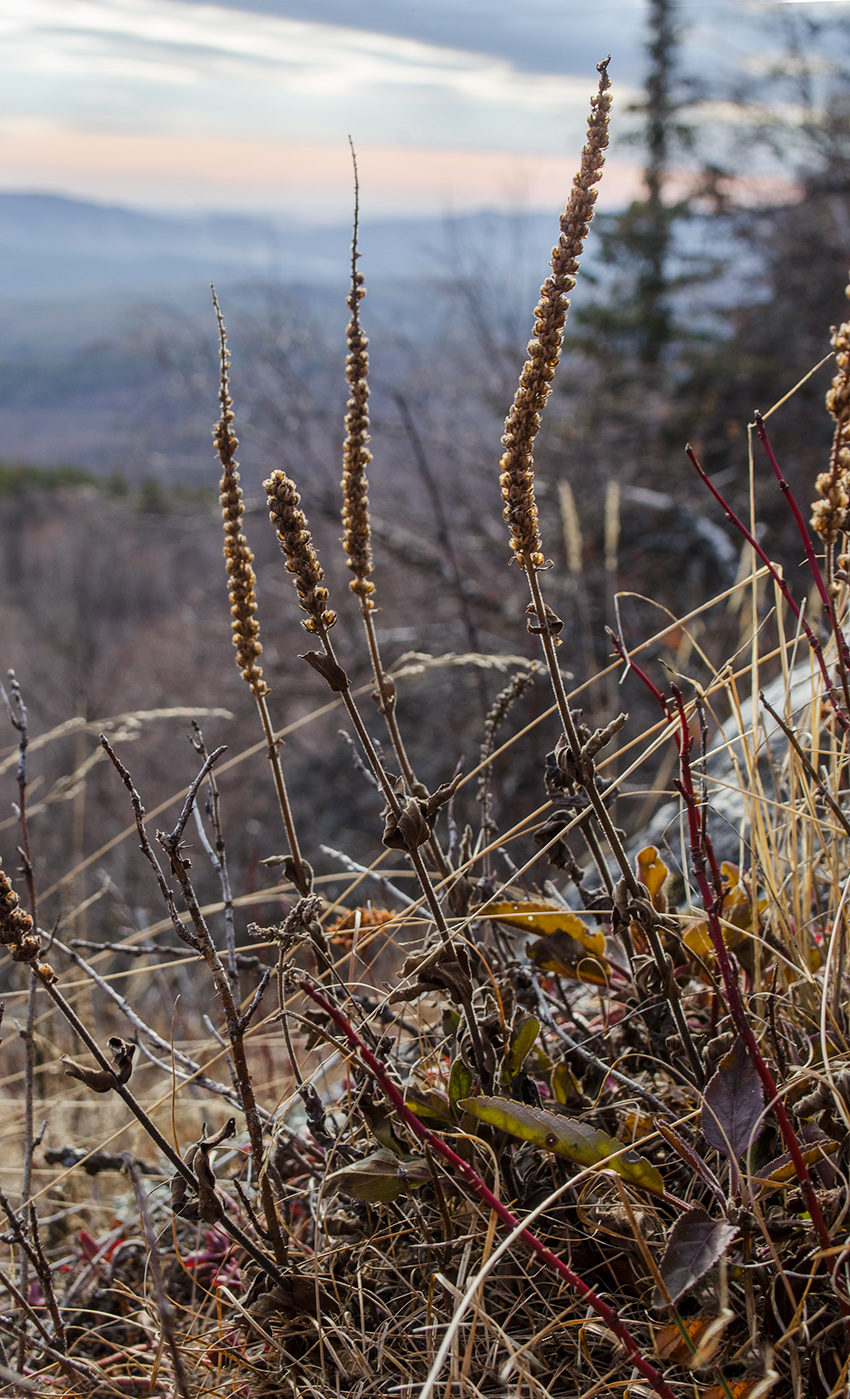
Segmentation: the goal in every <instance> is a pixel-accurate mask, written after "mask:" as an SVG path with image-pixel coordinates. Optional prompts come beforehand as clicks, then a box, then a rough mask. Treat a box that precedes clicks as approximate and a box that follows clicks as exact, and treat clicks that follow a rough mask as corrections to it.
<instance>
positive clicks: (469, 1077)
mask: <svg viewBox="0 0 850 1399" xmlns="http://www.w3.org/2000/svg"><path fill="white" fill-rule="evenodd" d="M474 1082H475V1078H474V1075H473V1073H472V1070H471V1069H468V1068H467V1066H466V1064H464V1062H463V1060H462V1059H455V1061H454V1063H453V1064H452V1067H451V1070H450V1072H449V1102H450V1103H451V1105H452V1107H453V1108H456V1107H457V1104H458V1098H468V1097H469V1095H470V1093H471V1092H472V1085H473V1083H474Z"/></svg>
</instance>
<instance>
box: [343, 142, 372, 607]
mask: <svg viewBox="0 0 850 1399" xmlns="http://www.w3.org/2000/svg"><path fill="white" fill-rule="evenodd" d="M352 158H354V149H353V147H352ZM358 218H359V185H358V181H357V161H356V158H354V235H353V237H352V240H351V291H350V293H349V296H348V299H347V303H346V304H347V306H348V309H349V311H350V312H351V320H350V321H349V323H348V332H347V336H346V341H347V345H348V355H347V358H346V361H345V377H346V378H347V380H348V383H349V385H350V388H351V397H350V398H349V400H348V412H347V414H346V417H345V445H344V448H343V465H342V492H343V505H342V524H343V530H344V533H343V538H342V544H343V548H344V549H345V552H346V554H347V555H348V567H349V568H350V569H351V571H352V573H353V574H354V577H353V578H352V580H351V582H350V583H349V585H348V586H349V587H350V589H351V591H352V592H353V593H356V594H357V596H358V597H359V598H360V600H361V604H362V605H363V606H364V607H367V608H369V609H370V610H371V608H372V607H373V606H374V604H373V602H372V599H371V594H372V593H373V592H374V591H375V585H374V583H373V582H371V579H370V574H371V572H372V546H371V542H370V536H371V529H370V526H369V483H368V480H367V477H366V467H367V466H368V465H369V462H370V461H371V460H372V453H371V452H370V451H369V448H368V447H367V445H366V444H367V442H368V441H369V384H368V373H369V355H368V345H369V341H368V340H367V338H366V336H365V335H364V334H363V328H362V326H361V324H360V302H361V301H362V300H363V297H364V296H365V295H366V292H365V290H364V287H363V274H362V273H361V272H358V270H357V262H358V259H359V257H360V253H359V251H358V248H357V227H358Z"/></svg>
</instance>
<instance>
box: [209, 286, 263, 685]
mask: <svg viewBox="0 0 850 1399" xmlns="http://www.w3.org/2000/svg"><path fill="white" fill-rule="evenodd" d="M213 305H214V306H215V313H216V317H217V318H218V334H219V343H220V364H221V377H220V383H219V394H218V401H219V404H220V406H221V416H220V418H219V420H218V422H217V423H216V425H215V428H214V429H213V440H214V442H215V445H216V450H217V452H218V456H219V460H220V462H221V467H222V476H221V484H220V487H219V491H220V495H219V499H220V501H221V511H222V516H223V518H224V557H225V560H226V562H227V591H228V594H229V596H230V614H231V616H232V618H233V622H232V624H231V626H232V630H233V645H234V646H235V647H236V664H237V665H238V667H239V669H240V671H241V672H242V678H243V680H245V682H246V683H247V684H248V685H249V686H250V687H251V689H252V691H253V692H254V694H256V695H258V696H259V695H266V694H268V691H269V687H268V685H267V684H266V682H265V680H264V679H263V671H262V667H261V666H259V665H258V664H257V661H258V658H259V656H260V654H261V652H262V649H263V648H262V645H261V643H260V624H259V622H258V621H257V617H256V612H257V594H256V583H257V579H256V575H255V573H254V566H253V565H254V555H253V554H252V552H251V550H250V549H249V547H248V541H247V539H246V538H245V535H244V533H243V531H242V520H243V516H244V505H243V500H242V488H241V486H240V484H239V463H238V462H237V460H236V449H237V447H238V446H239V443H238V441H237V438H236V434H235V433H234V431H233V400H232V399H231V397H230V388H229V382H230V381H229V377H228V372H227V371H228V368H229V365H230V351H229V349H228V348H227V331H226V330H225V327H224V321H223V319H222V315H221V310H220V308H219V304H218V298H217V297H216V294H215V291H213Z"/></svg>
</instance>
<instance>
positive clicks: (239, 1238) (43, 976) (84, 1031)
mask: <svg viewBox="0 0 850 1399" xmlns="http://www.w3.org/2000/svg"><path fill="white" fill-rule="evenodd" d="M47 972H49V968H48V969H45V970H42V969H41V968H36V975H37V977H38V979H39V981H40V982H41V985H42V986H43V987H44V989H45V990H46V992H47V994H48V995H49V996H50V998H51V1000H52V1001H53V1002H54V1004H55V1006H56V1008H57V1010H58V1011H59V1012H60V1014H61V1015H62V1016H64V1018H65V1020H67V1022H68V1024H69V1025H70V1026H71V1029H72V1030H73V1031H74V1032H75V1034H77V1035H78V1036H79V1038H80V1040H81V1041H82V1043H83V1044H84V1045H85V1046H86V1048H87V1049H88V1051H89V1053H90V1054H91V1055H92V1057H93V1058H94V1059H95V1060H96V1061H97V1063H98V1064H99V1065H100V1067H101V1068H102V1069H106V1070H107V1072H108V1073H110V1074H112V1073H114V1066H113V1065H112V1064H110V1062H109V1060H108V1059H107V1057H106V1055H105V1054H104V1053H103V1050H102V1049H101V1047H100V1045H99V1044H98V1042H97V1040H96V1039H95V1038H94V1036H93V1035H92V1034H91V1033H90V1032H89V1030H88V1028H87V1027H86V1025H84V1023H83V1021H82V1020H81V1019H80V1017H79V1016H78V1015H77V1013H76V1011H75V1010H74V1008H73V1006H71V1005H70V1003H69V1002H68V1001H66V999H65V997H64V996H63V995H62V992H61V991H60V990H59V988H58V986H56V985H55V982H54V980H51V975H52V974H51V975H48V974H47ZM114 1092H116V1093H117V1094H118V1096H119V1097H120V1098H122V1099H123V1100H124V1102H125V1103H126V1105H127V1107H128V1108H129V1109H130V1111H131V1113H132V1114H133V1116H134V1117H135V1119H136V1121H137V1122H139V1123H140V1124H141V1126H142V1127H143V1128H144V1130H145V1132H146V1133H147V1135H148V1136H149V1137H150V1139H151V1141H152V1142H153V1143H154V1144H155V1146H157V1147H158V1148H159V1150H160V1151H161V1152H162V1154H163V1156H164V1157H165V1158H166V1160H167V1161H169V1162H170V1163H171V1165H172V1166H173V1167H174V1169H175V1171H176V1172H177V1174H178V1175H180V1176H182V1177H183V1179H184V1180H185V1181H186V1183H187V1185H189V1187H190V1188H191V1189H192V1190H193V1191H195V1192H197V1190H198V1179H197V1176H196V1175H195V1173H194V1171H192V1170H190V1168H189V1167H188V1166H187V1165H186V1163H185V1161H184V1160H183V1158H182V1157H181V1155H180V1153H179V1152H178V1151H176V1150H175V1148H174V1147H173V1146H172V1144H171V1142H170V1141H169V1140H168V1138H167V1137H164V1136H163V1134H162V1132H160V1130H159V1128H158V1127H157V1125H156V1123H155V1122H154V1121H153V1119H152V1118H151V1117H150V1116H149V1115H148V1113H146V1112H145V1110H144V1108H143V1107H142V1105H141V1103H140V1102H139V1101H138V1099H137V1098H136V1097H135V1096H134V1094H133V1093H132V1091H131V1090H130V1089H129V1088H128V1087H127V1085H126V1084H125V1083H118V1082H116V1083H115V1086H114ZM221 1224H222V1228H224V1229H225V1230H226V1231H227V1233H228V1234H229V1235H230V1237H231V1238H232V1239H233V1240H234V1241H235V1242H236V1243H238V1244H239V1246H240V1248H243V1249H244V1250H245V1252H246V1253H247V1254H248V1256H249V1258H251V1259H252V1260H253V1262H254V1263H256V1264H257V1267H258V1268H261V1269H262V1271H263V1272H264V1273H265V1274H266V1275H267V1277H269V1278H270V1279H271V1281H272V1282H273V1283H277V1284H281V1283H283V1282H284V1281H285V1279H284V1275H283V1273H282V1272H281V1271H280V1269H279V1268H278V1267H277V1266H276V1264H275V1262H274V1260H273V1259H271V1258H269V1257H268V1255H267V1254H265V1253H264V1252H263V1250H262V1249H261V1248H258V1247H257V1245H256V1244H255V1243H254V1240H253V1239H252V1238H251V1236H250V1234H246V1233H245V1231H244V1229H242V1227H241V1225H239V1224H236V1223H235V1221H234V1220H233V1219H232V1217H231V1216H230V1215H229V1214H226V1213H225V1214H224V1215H223V1217H222V1220H221Z"/></svg>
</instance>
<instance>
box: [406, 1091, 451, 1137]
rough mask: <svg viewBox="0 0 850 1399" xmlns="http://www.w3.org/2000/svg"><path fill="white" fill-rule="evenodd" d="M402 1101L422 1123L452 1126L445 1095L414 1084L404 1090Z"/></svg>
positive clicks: (449, 1107) (449, 1109)
mask: <svg viewBox="0 0 850 1399" xmlns="http://www.w3.org/2000/svg"><path fill="white" fill-rule="evenodd" d="M404 1101H405V1102H406V1103H407V1106H408V1107H409V1108H410V1109H411V1111H412V1112H415V1113H416V1116H417V1117H420V1118H421V1119H422V1120H423V1122H437V1123H439V1124H440V1125H441V1126H446V1125H448V1126H452V1127H453V1126H454V1118H453V1117H452V1110H451V1106H450V1104H449V1100H448V1098H447V1097H446V1095H445V1093H438V1092H437V1090H436V1089H435V1088H422V1087H421V1086H420V1085H418V1084H416V1085H415V1086H411V1087H409V1088H407V1089H406V1091H405V1094H404Z"/></svg>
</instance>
